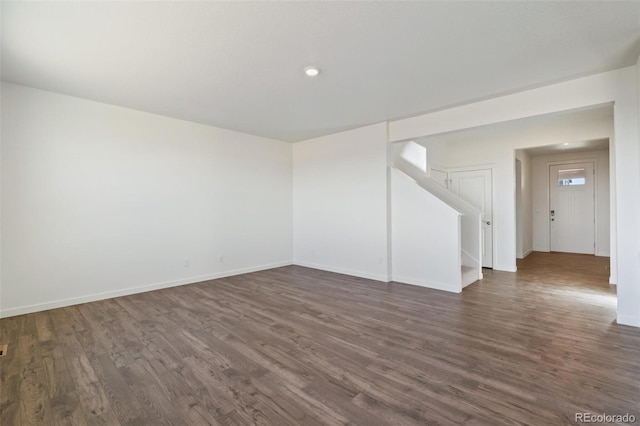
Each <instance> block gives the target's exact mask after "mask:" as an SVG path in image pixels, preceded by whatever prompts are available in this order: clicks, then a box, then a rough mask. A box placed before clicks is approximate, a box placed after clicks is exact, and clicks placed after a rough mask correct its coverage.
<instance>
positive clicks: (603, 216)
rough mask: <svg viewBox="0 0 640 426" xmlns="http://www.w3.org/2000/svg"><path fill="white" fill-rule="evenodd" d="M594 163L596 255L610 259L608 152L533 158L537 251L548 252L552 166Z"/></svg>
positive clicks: (534, 225)
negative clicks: (567, 163)
mask: <svg viewBox="0 0 640 426" xmlns="http://www.w3.org/2000/svg"><path fill="white" fill-rule="evenodd" d="M564 161H566V162H586V161H593V162H594V163H595V169H596V185H595V188H594V189H595V194H596V201H597V203H596V206H595V207H596V211H595V219H596V235H595V243H596V250H595V254H596V256H609V255H610V245H609V233H610V228H611V226H610V222H609V218H610V215H609V208H610V202H609V150H598V151H585V152H579V153H575V154H570V153H569V154H556V155H541V156H534V157H533V212H534V219H533V231H534V233H533V246H534V250H535V251H549V250H550V245H549V165H550V164H551V163H555V164H558V162H564Z"/></svg>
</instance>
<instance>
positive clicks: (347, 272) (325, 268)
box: [293, 260, 390, 283]
mask: <svg viewBox="0 0 640 426" xmlns="http://www.w3.org/2000/svg"><path fill="white" fill-rule="evenodd" d="M293 265H296V266H304V267H305V268H311V269H318V270H320V271H327V272H334V273H336V274H343V275H350V276H352V277H359V278H366V279H368V280H374V281H382V282H384V283H388V282H389V281H390V279H389V277H388V276H386V275H382V274H371V273H369V272H362V271H354V270H352V269H344V268H336V267H333V266H328V265H318V264H317V263H310V262H300V261H297V260H294V261H293Z"/></svg>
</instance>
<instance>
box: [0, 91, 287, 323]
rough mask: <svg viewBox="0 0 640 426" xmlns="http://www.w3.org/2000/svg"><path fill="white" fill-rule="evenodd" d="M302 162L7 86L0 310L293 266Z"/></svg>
mask: <svg viewBox="0 0 640 426" xmlns="http://www.w3.org/2000/svg"><path fill="white" fill-rule="evenodd" d="M291 170H292V166H291V145H290V144H287V143H283V142H279V141H274V140H269V139H264V138H259V137H255V136H250V135H246V134H242V133H237V132H232V131H227V130H222V129H218V128H213V127H209V126H204V125H200V124H195V123H190V122H185V121H181V120H176V119H171V118H167V117H162V116H158V115H153V114H148V113H143V112H139V111H134V110H130V109H126V108H121V107H116V106H110V105H105V104H101V103H97V102H92V101H87V100H83V99H78V98H73V97H69V96H63V95H59V94H55V93H51V92H44V91H40V90H36V89H31V88H26V87H22V86H17V85H13V84H8V83H3V84H2V248H3V250H2V266H3V269H2V281H1V288H0V295H1V301H0V306H1V310H2V315H3V316H9V315H15V314H19V313H24V312H30V311H36V310H42V309H47V308H52V307H56V306H64V305H69V304H73V303H80V302H83V301H87V300H96V299H101V298H107V297H113V296H117V295H122V294H128V293H134V292H139V291H145V290H151V289H154V288H161V287H165V286H172V285H178V284H183V283H188V282H195V281H200V280H204V279H208V278H213V277H219V276H225V275H230V274H235V273H240V272H245V271H251V270H257V269H264V268H269V267H273V266H278V265H285V264H290V263H291V261H292V243H291V238H292V230H291V221H292V209H291V207H292V199H291V189H292V177H291ZM221 256H222V257H223V259H222V261H220V257H221Z"/></svg>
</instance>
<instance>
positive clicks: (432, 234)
mask: <svg viewBox="0 0 640 426" xmlns="http://www.w3.org/2000/svg"><path fill="white" fill-rule="evenodd" d="M406 144H407V145H406V146H405V147H403V149H400V148H399V147H396V149H395V152H394V156H393V164H392V167H393V169H394V173H392V180H393V186H392V193H393V194H392V217H398V218H402V219H403V220H402V221H400V220H396V221H394V222H393V226H392V235H393V234H395V233H396V229H395V228H398V229H397V233H398V234H399V235H398V236H397V237H396V238H394V244H393V250H392V258H393V259H394V262H393V267H392V271H393V280H394V281H399V282H406V283H409V284H415V285H422V286H425V287H431V288H437V289H440V290H446V291H452V292H457V293H459V292H461V291H462V289H463V288H464V287H466V286H468V285H469V284H471V283H474V282H476V281H477V280H479V279H482V265H481V259H482V246H481V243H482V239H481V238H482V234H481V233H482V224H481V223H482V222H481V220H482V212H480V211H479V210H478V209H476V208H475V207H473V206H471V205H470V204H469V203H467V202H466V201H464V200H462V199H461V198H459V197H458V196H457V195H455V194H454V193H452V192H450V191H449V190H448V189H446V188H444V187H443V186H442V185H440V184H439V183H438V182H437V181H435V180H434V179H431V178H430V177H428V176H427V175H426V150H425V151H424V155H422V154H421V152H420V150H421V149H422V150H424V147H422V146H420V145H418V144H415V143H414V142H408V143H406ZM410 144H413V145H410ZM422 158H424V161H422ZM409 197H418V198H420V200H415V199H413V200H409V199H408V198H409ZM415 210H419V211H415ZM408 223H409V224H412V225H411V226H413V228H415V232H407V226H409V225H407V224H408Z"/></svg>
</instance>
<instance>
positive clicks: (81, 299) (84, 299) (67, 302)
mask: <svg viewBox="0 0 640 426" xmlns="http://www.w3.org/2000/svg"><path fill="white" fill-rule="evenodd" d="M289 265H292V262H289V261H287V262H277V263H270V264H266V265H259V266H253V267H250V268H241V269H234V270H231V271H224V272H216V273H214V274H208V275H201V276H197V277H190V278H183V279H180V280H174V281H166V282H160V283H154V284H146V285H141V286H136V287H129V288H125V289H121V290H114V291H105V292H102V293H94V294H88V295H85V296H78V297H70V298H67V299H60V300H54V301H51V302H45V303H36V304H35V305H27V306H18V307H16V308H9V309H4V310H2V311H0V318H7V317H13V316H16V315H23V314H30V313H33V312H40V311H46V310H49V309H55V308H64V307H66V306H72V305H78V304H80V303H88V302H96V301H98V300H105V299H112V298H114V297H120V296H128V295H131V294H137V293H145V292H147V291H153V290H160V289H163V288H169V287H177V286H181V285H186V284H195V283H199V282H202V281H209V280H215V279H218V278H225V277H231V276H234V275H241V274H248V273H250V272H258V271H264V270H266V269H273V268H280V267H282V266H289Z"/></svg>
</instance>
